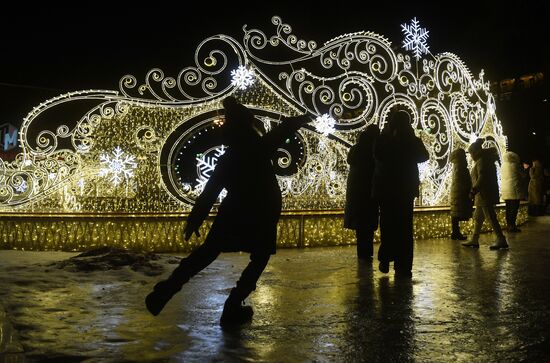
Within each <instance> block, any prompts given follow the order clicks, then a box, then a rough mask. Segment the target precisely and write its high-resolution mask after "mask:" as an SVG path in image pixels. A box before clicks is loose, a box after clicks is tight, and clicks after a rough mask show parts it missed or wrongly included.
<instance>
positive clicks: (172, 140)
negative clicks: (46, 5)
mask: <svg viewBox="0 0 550 363" xmlns="http://www.w3.org/2000/svg"><path fill="white" fill-rule="evenodd" d="M272 23H273V25H274V26H275V29H274V31H273V32H272V33H271V34H267V33H264V32H263V31H261V30H259V29H249V28H247V27H246V26H244V27H243V32H244V35H243V38H242V40H241V41H238V40H236V39H234V38H232V37H229V36H226V35H216V36H213V37H210V38H207V39H205V40H204V41H202V42H201V43H200V44H199V45H198V47H197V49H196V51H195V53H194V63H195V64H194V65H192V66H188V67H184V68H183V69H182V70H181V71H180V72H179V73H178V74H177V75H175V76H168V75H165V74H164V72H163V71H162V70H161V69H158V68H155V69H152V70H150V71H149V72H147V73H146V75H145V78H144V80H143V81H141V82H140V81H138V79H137V78H136V77H134V76H132V75H125V76H123V77H122V78H121V80H120V83H119V90H118V91H111V90H86V91H78V92H72V93H67V94H63V95H60V96H58V97H54V98H52V99H49V100H47V101H44V102H42V103H41V104H39V105H38V106H36V107H35V108H33V110H32V111H31V112H30V113H29V114H28V115H27V117H26V118H25V119H24V120H23V124H22V127H21V130H20V141H21V142H20V144H21V145H22V149H23V151H22V153H21V154H20V155H18V156H17V157H16V159H15V160H14V161H11V162H7V161H0V211H3V212H11V211H17V212H21V211H29V210H33V211H38V210H47V211H51V212H56V211H57V212H66V213H102V212H127V213H182V212H188V211H189V210H190V209H191V208H192V205H193V203H194V200H195V199H196V197H197V193H198V191H200V185H202V184H204V181H205V180H204V177H205V175H202V177H201V174H200V172H201V170H202V169H201V168H202V167H204V165H203V164H201V159H200V158H199V159H197V155H206V154H208V153H210V152H211V151H212V150H215V149H212V148H215V147H219V145H221V144H222V142H221V140H220V133H219V130H220V129H219V126H220V125H221V124H223V117H224V115H223V113H224V111H223V107H222V101H223V99H224V98H225V97H227V96H228V95H233V96H235V97H236V98H237V99H238V100H239V101H240V102H242V103H243V104H245V105H246V106H248V107H249V108H250V109H251V110H252V111H253V113H254V115H255V117H256V121H257V124H256V125H255V126H256V127H257V129H258V130H259V132H261V133H265V132H267V131H268V130H270V129H271V128H272V127H274V126H276V125H277V124H278V123H280V122H281V119H282V118H283V117H288V116H295V115H299V114H303V113H306V114H308V115H309V116H310V117H312V118H313V119H316V120H320V121H318V122H317V123H314V124H310V125H307V126H306V127H305V128H303V129H301V130H300V131H299V132H297V133H296V134H295V135H294V136H293V137H291V138H289V139H288V140H286V142H285V143H284V144H283V145H281V146H280V148H279V149H278V150H277V156H276V157H275V159H274V167H275V168H276V170H277V173H278V175H279V184H280V187H281V191H282V194H283V197H284V200H283V203H284V205H283V206H284V209H286V210H294V211H296V210H298V211H299V210H338V209H341V208H343V205H344V197H345V186H346V179H347V173H348V170H349V169H348V165H347V163H346V156H347V152H348V150H349V147H350V146H351V145H353V144H354V143H355V141H356V139H357V137H358V135H359V134H360V133H361V131H362V130H364V129H365V128H366V127H367V126H368V125H371V124H375V125H378V126H379V127H380V128H383V127H384V125H385V124H386V119H387V115H388V113H389V112H390V111H391V110H392V109H393V108H394V107H400V108H405V109H407V110H408V111H409V112H410V114H411V119H412V126H413V128H414V129H415V132H416V133H417V135H419V136H420V137H421V138H422V140H423V141H424V143H425V144H426V145H427V146H428V149H429V152H430V160H429V162H427V163H425V164H424V165H421V176H422V183H421V197H420V198H419V199H418V200H417V205H422V206H434V205H440V206H441V205H446V204H447V195H448V186H449V177H450V171H451V164H450V162H449V155H450V153H451V152H452V151H453V150H455V149H456V148H459V147H460V148H467V146H468V144H469V143H470V140H471V137H472V135H474V136H475V137H484V138H486V140H487V142H488V143H489V144H491V145H493V146H496V147H497V149H498V150H499V152H502V151H503V150H504V149H505V147H506V137H505V136H504V135H503V133H502V127H501V125H500V122H499V120H498V119H497V117H496V114H495V104H494V98H493V95H492V94H491V93H490V92H489V82H486V81H485V80H484V79H483V76H484V75H483V72H482V73H481V74H480V75H479V78H478V79H476V78H474V77H473V76H472V74H471V72H470V71H469V69H468V68H467V67H466V66H465V64H464V63H463V62H462V60H461V59H460V58H459V57H457V56H456V55H454V54H451V53H440V54H436V55H433V54H431V53H430V52H428V46H427V44H426V40H427V37H428V32H427V31H426V30H425V29H423V28H421V27H420V24H419V23H418V21H416V18H415V19H413V20H412V22H411V24H410V25H405V24H404V25H403V26H402V27H403V30H404V31H405V30H406V31H405V35H406V39H405V42H404V45H405V48H406V50H410V51H412V54H409V53H408V52H407V51H405V52H404V53H400V52H397V51H395V50H394V49H395V48H393V47H392V44H391V43H390V41H389V40H387V39H386V38H384V37H383V36H381V35H378V34H376V33H372V32H357V33H351V34H344V35H341V36H338V37H336V38H333V39H331V40H329V41H327V42H326V43H324V44H322V45H318V44H317V43H316V42H314V41H308V40H304V39H301V38H299V37H298V36H296V35H294V34H293V33H292V28H291V27H290V26H289V25H288V24H285V23H283V21H282V19H281V18H279V17H277V16H275V17H273V18H272ZM424 55H425V57H423V56H424ZM68 105H70V106H71V107H72V106H73V105H82V107H83V108H82V112H81V113H80V114H79V115H78V116H76V117H74V118H73V119H72V120H71V122H68V123H67V124H63V125H58V126H57V127H55V128H51V127H49V126H48V127H46V126H44V125H46V124H47V125H51V122H48V123H46V122H45V120H46V119H47V114H48V113H49V112H50V111H51V110H53V109H55V110H63V109H64V108H65V107H67V106H68ZM41 126H42V127H41ZM37 130H38V131H37ZM116 148H119V150H120V151H121V152H124V153H125V155H131V156H132V157H133V159H131V160H130V159H124V157H123V156H122V154H121V155H119V157H118V160H119V161H120V163H119V162H115V160H117V156H116V155H115V156H111V157H110V159H109V160H107V159H105V158H104V159H103V161H104V164H105V163H107V164H109V165H110V167H109V168H108V170H109V172H106V171H105V170H107V169H105V168H103V169H101V168H102V167H103V166H104V165H103V166H102V165H101V163H98V160H100V157H101V155H110V153H112V150H117V149H116ZM122 150H124V151H122ZM209 150H210V151H209ZM203 161H204V162H205V160H203ZM197 163H198V164H199V165H198V164H197ZM123 165H125V166H124V168H123ZM251 167H253V166H251ZM101 170H103V171H101ZM100 174H103V175H106V174H109V175H110V176H111V181H112V182H108V181H109V180H106V178H103V177H101V176H100ZM113 178H114V179H113ZM123 181H124V182H125V184H126V188H117V187H116V184H118V183H121V182H123ZM113 184H115V185H113Z"/></svg>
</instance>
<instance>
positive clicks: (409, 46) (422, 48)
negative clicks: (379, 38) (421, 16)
mask: <svg viewBox="0 0 550 363" xmlns="http://www.w3.org/2000/svg"><path fill="white" fill-rule="evenodd" d="M401 30H402V31H403V34H405V40H404V41H403V47H404V48H405V49H406V50H412V51H413V54H414V57H415V58H416V59H417V60H418V59H420V57H421V56H422V54H428V50H429V47H428V45H427V43H426V42H427V41H428V33H429V32H428V31H427V30H426V28H421V27H420V23H419V22H418V20H416V18H414V19H413V20H411V24H410V25H409V24H401Z"/></svg>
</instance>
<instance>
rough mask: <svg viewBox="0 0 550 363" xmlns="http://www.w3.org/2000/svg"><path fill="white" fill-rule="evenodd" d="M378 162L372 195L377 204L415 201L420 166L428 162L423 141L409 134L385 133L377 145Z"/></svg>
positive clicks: (376, 156)
mask: <svg viewBox="0 0 550 363" xmlns="http://www.w3.org/2000/svg"><path fill="white" fill-rule="evenodd" d="M374 158H375V160H376V163H375V169H374V178H373V186H372V195H373V197H374V198H376V199H377V200H382V199H384V198H396V199H398V200H407V199H411V200H412V199H414V197H417V196H418V194H419V185H420V178H419V174H418V164H419V163H422V162H424V161H426V160H428V158H429V154H428V151H427V150H426V147H425V146H424V144H423V143H422V140H420V138H418V137H416V136H415V135H414V134H413V133H412V130H411V133H410V134H403V135H391V134H389V133H387V132H382V133H381V134H380V136H379V137H378V138H377V139H376V142H375V145H374Z"/></svg>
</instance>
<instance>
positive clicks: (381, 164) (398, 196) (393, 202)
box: [372, 109, 429, 278]
mask: <svg viewBox="0 0 550 363" xmlns="http://www.w3.org/2000/svg"><path fill="white" fill-rule="evenodd" d="M374 158H375V160H376V164H375V171H374V178H373V182H372V183H373V186H372V192H373V197H374V198H376V200H378V203H379V205H380V248H379V249H378V260H379V261H380V264H379V266H378V269H379V270H380V271H381V272H384V273H387V272H389V263H390V261H394V265H393V268H394V270H395V276H397V277H404V278H410V277H412V264H413V255H414V243H413V242H414V241H413V207H414V205H413V203H414V198H415V197H417V196H418V195H419V186H420V178H419V173H418V164H419V163H422V162H424V161H426V160H428V158H429V153H428V151H427V150H426V147H425V146H424V144H423V142H422V140H421V139H420V138H419V137H416V136H415V134H414V130H413V128H412V126H411V118H410V115H409V113H408V112H406V111H401V110H396V109H394V110H392V111H391V113H390V115H389V116H388V124H387V125H386V126H385V127H384V129H383V131H382V132H381V134H380V136H379V137H378V138H377V139H376V143H375V145H374Z"/></svg>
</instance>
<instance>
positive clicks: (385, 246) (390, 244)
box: [378, 200, 399, 273]
mask: <svg viewBox="0 0 550 363" xmlns="http://www.w3.org/2000/svg"><path fill="white" fill-rule="evenodd" d="M397 213H399V211H398V210H396V206H395V203H393V202H391V200H383V201H380V247H379V248H378V261H380V264H379V266H378V269H379V270H380V271H381V272H383V273H388V272H389V264H390V261H393V260H395V245H394V244H395V239H396V236H395V232H396V231H395V228H396V221H395V214H397Z"/></svg>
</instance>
